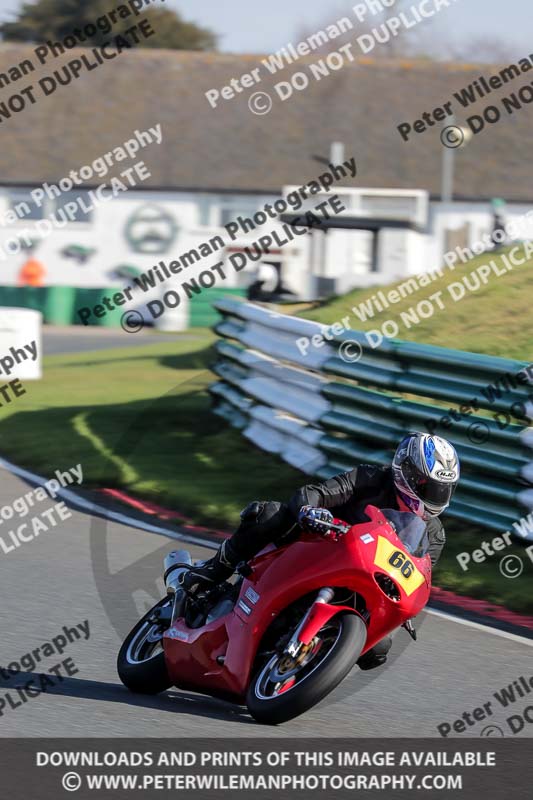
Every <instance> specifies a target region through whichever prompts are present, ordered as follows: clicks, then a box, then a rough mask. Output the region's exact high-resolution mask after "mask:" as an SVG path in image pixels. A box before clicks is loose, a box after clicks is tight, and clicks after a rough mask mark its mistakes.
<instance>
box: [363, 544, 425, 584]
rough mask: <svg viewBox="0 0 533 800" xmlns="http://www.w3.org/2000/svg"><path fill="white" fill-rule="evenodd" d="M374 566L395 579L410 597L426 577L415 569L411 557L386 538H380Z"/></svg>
mask: <svg viewBox="0 0 533 800" xmlns="http://www.w3.org/2000/svg"><path fill="white" fill-rule="evenodd" d="M374 564H375V565H376V566H377V567H380V568H381V569H382V570H383V571H384V572H386V573H387V575H390V576H391V578H394V580H395V581H396V583H398V584H399V585H400V586H401V587H402V589H403V590H404V592H405V594H406V595H407V596H408V597H409V595H411V594H413V592H415V591H416V590H417V589H418V587H419V586H421V585H422V584H423V583H424V580H425V579H424V576H423V575H422V573H421V572H420V570H418V569H417V568H416V567H415V565H414V564H413V562H412V561H411V559H410V557H409V555H408V554H407V553H405V552H404V551H403V550H400V549H399V548H398V547H396V545H395V544H392V542H389V540H388V539H385V537H384V536H378V545H377V548H376V556H375V558H374Z"/></svg>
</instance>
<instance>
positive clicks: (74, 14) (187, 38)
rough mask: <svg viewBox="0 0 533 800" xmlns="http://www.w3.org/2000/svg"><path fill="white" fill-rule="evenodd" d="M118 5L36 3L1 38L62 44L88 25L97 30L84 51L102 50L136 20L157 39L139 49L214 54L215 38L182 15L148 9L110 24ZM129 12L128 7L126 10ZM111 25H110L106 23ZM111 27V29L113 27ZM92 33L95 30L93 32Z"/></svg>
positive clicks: (104, 1)
mask: <svg viewBox="0 0 533 800" xmlns="http://www.w3.org/2000/svg"><path fill="white" fill-rule="evenodd" d="M119 5H120V4H119V3H117V4H116V5H115V6H113V7H112V8H110V3H109V0H83V2H80V0H36V2H33V3H23V5H22V7H21V9H20V11H19V12H18V15H17V18H16V19H15V20H13V21H12V22H4V23H3V24H2V25H0V35H1V36H2V38H3V39H5V40H6V41H10V42H32V43H34V42H35V43H39V42H46V41H48V40H49V39H50V40H53V41H57V40H62V39H64V38H65V37H66V36H68V35H69V34H72V33H73V31H74V30H82V31H83V29H84V28H85V26H86V25H92V26H93V27H94V28H96V32H95V33H94V35H90V36H87V38H86V41H84V42H82V45H83V46H85V47H101V46H102V45H103V44H104V43H105V42H108V41H109V40H110V37H111V36H116V35H117V34H119V33H123V32H124V31H125V30H127V29H128V28H131V26H132V25H133V24H134V23H135V20H136V19H141V17H142V18H148V19H149V20H150V24H151V26H152V28H153V30H154V31H155V34H156V35H155V36H150V37H149V38H148V39H145V38H144V37H140V42H139V44H138V45H137V46H138V47H151V48H154V47H159V48H160V47H164V48H169V49H172V50H214V49H215V48H216V44H217V37H216V35H215V34H214V33H213V32H212V31H210V30H208V29H207V28H201V27H199V26H198V25H195V24H194V23H193V22H186V21H185V20H184V19H183V18H182V17H181V15H180V14H178V13H176V12H174V11H171V10H169V9H165V8H152V9H150V8H149V7H147V8H146V11H145V12H144V13H142V15H141V16H140V17H134V16H133V14H131V15H129V16H127V17H124V18H121V17H119V16H118V15H117V17H116V22H115V23H114V24H112V23H110V20H109V13H110V11H111V10H114V9H117V8H118V7H119ZM124 8H128V6H124ZM105 20H107V21H108V24H106V23H105ZM111 25H112V27H111ZM91 30H92V29H91Z"/></svg>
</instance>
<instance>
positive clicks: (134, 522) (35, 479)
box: [0, 458, 218, 550]
mask: <svg viewBox="0 0 533 800" xmlns="http://www.w3.org/2000/svg"><path fill="white" fill-rule="evenodd" d="M0 467H3V468H4V469H7V470H8V471H9V472H12V473H13V474H14V475H17V477H19V478H23V479H24V480H27V481H30V482H31V483H35V484H37V486H44V484H45V483H46V481H47V479H46V478H41V476H40V475H36V474H35V473H34V472H30V471H29V470H27V469H23V468H22V467H17V465H16V464H11V463H10V462H9V461H6V460H5V459H4V458H0ZM48 480H49V479H48ZM56 494H57V496H58V497H61V498H62V499H63V500H66V501H67V502H68V503H70V505H72V506H74V507H75V508H78V509H81V510H82V511H87V512H88V513H89V514H94V513H95V512H97V513H98V514H101V515H102V516H103V517H105V518H106V519H108V520H110V521H111V522H118V523H120V524H122V525H128V526H129V527H130V528H138V529H140V530H143V531H148V533H157V534H158V535H159V536H168V538H169V539H176V540H178V541H180V542H188V543H189V544H196V545H199V546H200V547H206V548H209V549H211V550H217V549H218V545H217V544H215V543H214V542H209V541H206V540H204V539H201V538H200V537H199V536H194V535H192V534H189V533H183V534H182V533H176V532H175V531H171V530H169V529H168V528H162V527H161V526H160V525H152V524H151V523H150V522H144V521H143V520H139V519H135V517H130V516H128V515H127V514H121V513H120V512H119V511H111V510H110V509H108V508H105V507H104V506H101V505H99V504H98V503H94V502H91V501H90V500H86V499H85V498H84V497H80V496H79V495H78V494H76V493H75V492H72V491H70V489H63V488H62V489H59V490H58V492H56Z"/></svg>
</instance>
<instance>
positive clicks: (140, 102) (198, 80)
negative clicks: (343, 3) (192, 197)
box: [0, 44, 533, 201]
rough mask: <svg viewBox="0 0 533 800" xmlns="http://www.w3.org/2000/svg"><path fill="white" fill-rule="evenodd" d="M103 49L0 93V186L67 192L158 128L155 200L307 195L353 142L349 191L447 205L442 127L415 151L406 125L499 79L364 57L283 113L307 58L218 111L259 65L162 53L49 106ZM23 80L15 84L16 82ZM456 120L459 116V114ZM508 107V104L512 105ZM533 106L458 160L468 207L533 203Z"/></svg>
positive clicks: (111, 64) (4, 68)
mask: <svg viewBox="0 0 533 800" xmlns="http://www.w3.org/2000/svg"><path fill="white" fill-rule="evenodd" d="M82 54H85V55H86V57H87V58H89V59H90V60H91V61H94V56H92V57H91V50H81V49H74V50H70V51H68V53H66V54H65V55H64V56H61V57H60V58H57V59H51V60H50V61H48V63H47V64H46V65H44V66H42V67H37V68H36V70H35V71H34V72H31V73H30V74H28V75H26V76H24V77H21V78H20V79H19V80H16V81H13V82H12V83H11V84H10V85H8V86H4V88H3V89H0V134H1V136H0V143H1V144H0V182H1V183H3V184H6V183H32V184H39V183H41V182H43V181H51V180H53V181H55V180H58V179H60V178H61V177H63V176H64V175H66V174H68V172H69V171H70V170H71V169H78V168H79V167H81V166H82V165H84V164H88V163H91V162H92V161H93V160H94V159H95V158H97V157H99V156H101V155H102V154H104V153H105V152H106V151H108V150H111V149H113V148H114V147H117V146H118V145H120V144H121V143H122V142H123V141H124V140H126V139H127V138H129V137H130V136H131V134H132V132H133V131H134V130H135V129H148V128H150V127H153V126H155V125H157V124H158V123H160V124H161V125H162V129H163V143H162V145H160V146H157V145H152V146H151V147H150V148H149V149H147V150H145V151H143V155H142V156H141V157H142V158H144V160H145V162H146V164H147V166H148V168H149V170H150V172H151V175H152V177H151V179H150V180H149V181H148V182H147V183H146V184H145V186H146V187H147V188H148V187H152V188H156V187H157V188H169V189H194V190H205V191H207V190H224V191H228V190H229V191H234V192H241V191H271V192H279V190H280V188H281V186H283V185H285V184H300V183H304V182H306V181H307V180H311V179H312V178H314V177H315V176H316V175H317V174H319V173H320V171H321V165H320V164H319V163H318V162H317V160H316V158H315V157H316V156H319V157H322V158H324V157H325V158H327V157H328V156H329V152H330V146H331V143H332V142H334V141H338V142H343V143H344V145H345V149H346V156H347V157H350V156H352V155H353V156H355V158H356V160H357V165H358V175H357V177H356V179H355V180H353V181H348V182H347V183H348V185H353V186H365V187H376V188H377V187H390V188H409V189H413V188H417V189H427V190H429V192H430V193H431V194H432V195H434V196H438V195H439V193H440V186H441V162H442V154H443V146H442V144H441V142H440V132H441V126H440V125H436V126H435V127H433V128H431V129H429V130H428V131H426V132H425V133H420V134H416V135H414V136H413V138H412V139H411V140H410V141H409V142H404V141H403V140H402V138H401V137H400V135H399V133H398V131H397V126H398V125H399V124H400V123H402V122H414V120H415V119H417V118H420V117H421V115H422V114H423V113H424V112H425V111H432V110H433V109H435V108H437V107H438V106H442V105H443V104H444V103H445V102H446V101H449V100H450V99H452V95H453V92H454V91H458V90H460V89H462V88H463V87H465V86H467V85H468V84H469V83H471V82H472V81H473V80H475V79H476V78H478V77H479V76H480V75H485V76H488V75H490V74H497V73H498V72H499V71H500V70H501V67H500V68H497V67H488V66H486V65H484V66H480V65H477V66H476V65H467V64H442V63H432V62H419V61H407V60H404V61H394V62H393V61H390V62H385V61H382V60H375V59H374V60H373V59H371V58H369V57H368V58H359V59H358V60H357V61H355V62H354V63H352V64H349V65H348V66H346V67H344V68H343V69H341V70H339V71H338V72H333V73H332V74H331V75H330V76H329V77H328V78H323V79H322V80H320V81H316V80H314V79H311V81H310V85H309V87H308V88H307V89H306V90H305V91H302V92H300V91H295V93H294V95H293V96H292V98H291V99H290V100H287V101H285V102H282V101H281V100H280V99H279V98H277V95H276V94H275V92H274V90H273V86H274V84H275V83H278V82H279V81H282V80H288V77H289V76H290V75H292V74H293V73H294V72H297V71H300V72H305V73H306V74H309V65H310V64H311V63H314V62H316V61H318V60H319V59H320V58H321V56H318V55H316V54H315V55H314V56H313V57H306V58H302V59H300V60H299V61H298V62H297V63H296V64H293V65H292V67H289V68H288V69H286V70H285V71H284V72H280V73H278V74H276V75H274V76H270V75H269V74H268V71H267V70H266V69H265V68H264V67H262V68H261V75H262V81H261V83H260V84H258V85H256V86H255V87H253V88H250V89H247V90H246V91H244V92H243V93H242V94H240V95H238V96H237V97H236V98H235V99H232V100H225V101H221V102H220V105H219V107H218V108H216V109H213V108H211V106H210V105H209V103H208V102H207V99H206V97H205V92H206V91H208V90H209V89H213V88H219V89H220V88H222V86H224V85H226V84H228V83H229V82H230V80H231V79H232V78H238V77H240V76H241V75H242V74H243V73H245V72H250V71H251V70H252V69H254V68H255V67H257V66H258V65H260V63H261V58H262V57H261V56H258V55H253V56H240V55H225V54H219V53H197V52H196V53H189V52H183V51H169V50H156V49H137V50H129V51H125V52H123V53H122V54H120V56H118V57H117V58H115V59H114V60H112V61H106V62H104V63H103V64H102V65H101V66H98V68H96V69H93V70H92V71H87V70H86V69H85V68H84V69H83V70H82V72H81V74H80V76H79V78H78V79H77V80H73V81H72V82H71V83H70V85H68V86H62V85H59V87H58V88H57V90H56V91H55V92H54V93H53V94H52V95H50V96H48V97H46V96H44V95H43V92H42V90H41V89H40V88H39V86H38V81H39V79H40V78H42V77H43V76H45V75H47V76H50V75H53V74H54V70H61V68H62V67H63V65H65V64H66V63H67V62H68V61H69V60H71V59H73V58H79V57H80V56H81V55H82ZM27 58H29V59H31V61H32V63H33V64H35V65H36V66H37V64H38V61H37V58H36V57H35V55H34V48H33V46H31V45H16V44H2V45H1V46H0V73H5V74H8V75H9V69H10V67H14V66H15V65H17V64H19V63H20V62H22V61H23V60H24V59H27ZM11 74H13V73H11ZM528 82H529V81H528V76H527V75H523V76H520V77H519V78H516V79H515V80H514V81H512V82H510V83H509V84H508V85H506V86H504V87H503V88H502V89H501V90H499V91H495V92H494V93H493V94H491V95H489V96H488V97H486V98H485V99H484V100H479V102H477V103H476V104H475V106H473V108H472V109H462V110H461V111H460V113H458V114H457V123H458V124H464V123H465V121H466V118H467V117H468V116H469V115H470V114H472V113H477V114H479V113H480V110H481V109H483V108H484V107H485V106H487V105H492V104H493V105H498V104H500V100H501V98H502V97H504V96H508V95H510V94H511V93H512V92H514V91H517V90H518V89H519V88H521V87H522V86H523V85H525V84H527V83H528ZM28 85H32V86H33V87H34V96H35V98H36V102H35V103H34V104H33V105H31V104H30V102H29V101H28V102H27V104H26V108H25V109H24V110H23V111H20V112H19V113H15V112H13V113H12V116H11V118H10V119H5V118H4V117H3V116H2V109H3V108H4V106H3V105H2V103H8V99H9V98H10V97H11V95H13V94H19V93H20V90H21V89H23V88H25V87H26V86H28ZM256 91H266V92H268V93H269V94H271V95H272V97H273V98H274V106H273V109H272V111H271V112H270V113H269V114H266V115H263V116H258V115H254V114H253V113H251V112H250V110H249V108H248V100H249V98H250V95H251V94H253V93H254V92H256ZM453 106H454V109H457V108H459V109H460V105H459V104H458V103H457V102H454V104H453ZM500 107H501V104H500ZM531 113H532V112H531V107H530V106H527V105H525V106H524V108H523V109H522V110H521V111H516V112H515V113H514V114H513V115H512V116H511V115H509V114H508V113H506V112H505V111H504V112H503V113H502V119H501V121H500V122H498V123H497V124H491V125H487V127H486V129H485V130H484V131H483V132H481V133H480V134H479V135H477V136H474V137H473V139H472V141H471V142H470V143H469V144H468V146H467V147H465V148H462V149H459V150H457V151H456V173H455V195H456V197H459V198H461V197H462V198H491V197H504V198H505V199H507V200H520V201H527V200H529V199H530V198H531V197H532V196H533V161H532V160H531V158H530V157H529V155H530V151H529V143H530V130H531Z"/></svg>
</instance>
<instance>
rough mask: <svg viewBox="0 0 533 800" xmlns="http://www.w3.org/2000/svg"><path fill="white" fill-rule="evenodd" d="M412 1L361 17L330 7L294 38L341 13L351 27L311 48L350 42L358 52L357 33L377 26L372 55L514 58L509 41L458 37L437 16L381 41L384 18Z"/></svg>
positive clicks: (322, 50) (321, 51)
mask: <svg viewBox="0 0 533 800" xmlns="http://www.w3.org/2000/svg"><path fill="white" fill-rule="evenodd" d="M412 5H413V3H412V0H396V3H395V5H394V7H393V8H392V7H391V8H383V10H382V11H381V12H379V13H376V14H371V13H370V12H369V13H367V14H366V16H365V18H364V19H356V16H355V14H349V13H348V14H346V11H344V13H342V11H341V10H338V9H337V10H334V9H332V11H331V12H330V13H329V14H328V16H327V17H324V16H323V17H322V24H320V23H315V24H314V25H310V24H309V23H307V24H306V26H305V27H303V28H300V30H299V31H298V33H297V36H296V37H295V41H303V40H305V39H307V38H308V37H309V36H310V35H312V34H314V33H316V32H317V31H318V30H319V29H326V28H327V27H328V25H330V24H332V23H333V22H334V21H335V20H338V19H340V18H341V17H342V16H348V18H349V19H351V21H352V23H353V26H354V27H353V30H350V31H348V32H347V33H346V34H344V35H343V36H340V37H338V38H336V39H331V40H330V41H328V42H327V43H324V44H323V45H322V46H321V47H319V48H317V50H316V51H315V52H316V53H317V54H319V55H320V54H325V53H331V52H333V51H335V50H338V49H339V47H340V46H342V45H344V44H347V43H351V44H352V45H354V46H353V53H354V55H356V56H357V55H359V56H361V55H363V52H362V51H359V49H358V47H357V44H356V39H357V37H359V36H361V35H363V34H372V33H373V31H374V30H376V29H377V30H378V32H379V39H380V41H379V42H378V43H376V46H375V47H374V49H373V50H371V51H370V53H369V55H370V57H371V58H373V59H396V58H402V59H410V60H417V61H467V62H469V63H472V62H486V63H489V64H497V63H502V64H503V63H506V62H510V61H513V60H514V57H513V52H514V51H515V50H516V48H515V47H513V43H512V41H509V40H506V39H503V38H500V37H497V36H495V37H487V36H478V37H471V38H470V39H463V40H458V38H457V35H456V34H455V32H454V31H453V32H450V31H449V29H448V28H446V27H444V26H442V25H439V24H438V18H434V19H427V20H424V22H422V23H421V24H419V25H416V26H415V27H414V28H408V29H407V28H404V29H400V31H399V32H398V34H397V35H396V36H392V35H390V36H389V38H388V41H382V40H384V39H385V37H386V36H387V28H386V27H385V23H386V21H387V20H388V19H390V18H391V17H395V16H396V17H397V16H398V15H399V13H400V12H402V11H403V12H405V14H406V15H407V17H409V8H410V6H412ZM411 16H412V15H411ZM389 31H390V29H389Z"/></svg>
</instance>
